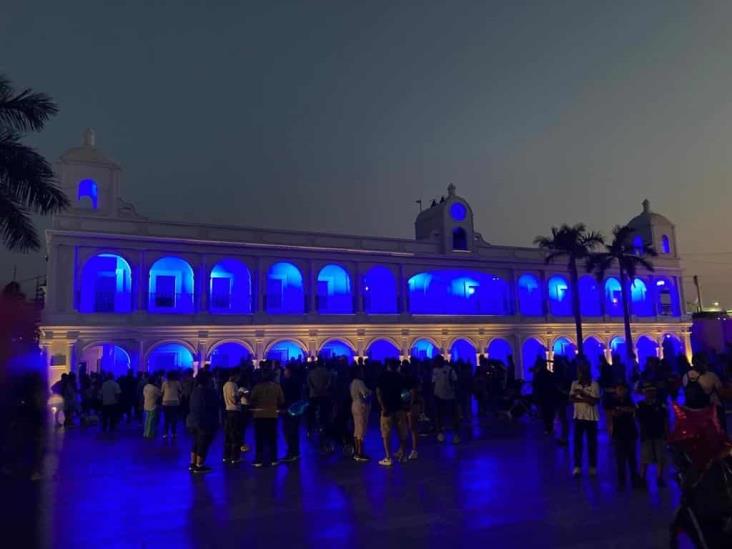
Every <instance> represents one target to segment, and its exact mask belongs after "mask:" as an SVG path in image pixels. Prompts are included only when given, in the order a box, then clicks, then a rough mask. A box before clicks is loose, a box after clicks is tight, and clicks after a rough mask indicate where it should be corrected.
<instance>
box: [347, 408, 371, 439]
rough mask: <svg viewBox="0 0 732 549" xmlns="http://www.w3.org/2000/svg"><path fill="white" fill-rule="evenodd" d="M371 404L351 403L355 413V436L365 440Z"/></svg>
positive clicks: (352, 412) (352, 411)
mask: <svg viewBox="0 0 732 549" xmlns="http://www.w3.org/2000/svg"><path fill="white" fill-rule="evenodd" d="M370 411H371V406H369V405H364V404H358V403H353V404H351V414H352V415H353V438H357V439H359V440H363V439H364V437H365V436H366V427H367V426H368V423H369V412H370Z"/></svg>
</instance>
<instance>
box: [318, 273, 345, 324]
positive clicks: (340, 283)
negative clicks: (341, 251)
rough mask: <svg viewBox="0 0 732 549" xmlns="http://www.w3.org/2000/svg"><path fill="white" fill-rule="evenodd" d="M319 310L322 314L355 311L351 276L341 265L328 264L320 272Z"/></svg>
mask: <svg viewBox="0 0 732 549" xmlns="http://www.w3.org/2000/svg"><path fill="white" fill-rule="evenodd" d="M318 312H319V313H322V314H349V313H352V312H353V296H352V295H351V277H350V276H348V273H347V272H346V270H345V269H344V268H343V267H341V266H340V265H326V266H325V267H323V268H322V269H320V273H318Z"/></svg>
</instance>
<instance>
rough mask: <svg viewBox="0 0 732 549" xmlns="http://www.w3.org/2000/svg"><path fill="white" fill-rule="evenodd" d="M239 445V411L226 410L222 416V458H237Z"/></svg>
mask: <svg viewBox="0 0 732 549" xmlns="http://www.w3.org/2000/svg"><path fill="white" fill-rule="evenodd" d="M240 446H241V412H238V411H236V410H227V411H226V417H225V418H224V459H238V458H239V447H240Z"/></svg>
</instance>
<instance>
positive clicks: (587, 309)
mask: <svg viewBox="0 0 732 549" xmlns="http://www.w3.org/2000/svg"><path fill="white" fill-rule="evenodd" d="M579 289H580V309H581V311H582V315H583V316H602V307H601V306H600V288H599V286H598V282H597V279H596V278H595V277H594V276H590V275H585V276H582V277H580V279H579Z"/></svg>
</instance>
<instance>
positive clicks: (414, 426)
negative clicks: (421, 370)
mask: <svg viewBox="0 0 732 549" xmlns="http://www.w3.org/2000/svg"><path fill="white" fill-rule="evenodd" d="M401 374H402V395H401V397H402V405H403V406H404V410H405V413H406V420H407V428H408V429H409V435H410V437H411V442H412V451H411V452H409V456H408V457H407V459H408V460H410V461H414V460H415V459H417V458H418V457H419V453H418V452H417V440H418V438H419V429H418V426H419V417H420V415H422V413H423V412H424V402H423V399H422V392H421V391H420V389H421V384H420V381H419V377H418V376H417V374H416V372H415V368H414V366H412V365H411V364H409V363H408V362H405V363H404V364H402V371H401ZM405 391H406V392H407V393H408V396H407V397H406V398H405V396H406V395H405Z"/></svg>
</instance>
